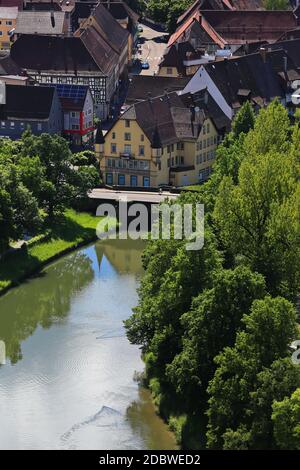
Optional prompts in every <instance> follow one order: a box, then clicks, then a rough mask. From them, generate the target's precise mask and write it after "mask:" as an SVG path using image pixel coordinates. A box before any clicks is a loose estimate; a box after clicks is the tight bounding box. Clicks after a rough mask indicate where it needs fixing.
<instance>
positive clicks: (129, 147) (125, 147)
mask: <svg viewBox="0 0 300 470" xmlns="http://www.w3.org/2000/svg"><path fill="white" fill-rule="evenodd" d="M124 153H129V154H131V145H130V144H126V145H124Z"/></svg>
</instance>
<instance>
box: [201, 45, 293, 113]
mask: <svg viewBox="0 0 300 470" xmlns="http://www.w3.org/2000/svg"><path fill="white" fill-rule="evenodd" d="M284 57H286V58H287V62H286V59H284ZM285 64H287V68H288V71H289V73H290V74H293V73H294V72H295V73H297V72H296V70H295V69H296V67H295V65H294V64H293V62H292V60H291V59H289V58H288V57H287V55H286V53H285V52H284V51H283V50H279V51H272V52H267V51H264V52H261V53H256V54H249V55H245V56H242V57H238V58H231V59H228V60H223V61H217V62H214V63H209V64H206V65H205V66H204V67H205V69H206V71H207V72H208V74H209V75H210V77H211V78H212V80H213V81H214V83H215V84H216V86H217V87H218V89H219V90H220V92H221V93H222V95H223V96H224V98H225V100H226V101H227V103H228V104H229V105H230V106H232V107H239V106H240V105H241V104H242V102H243V101H244V100H245V97H246V98H247V99H251V100H252V99H253V100H254V101H255V102H259V103H261V105H263V104H264V102H265V101H266V102H269V101H270V100H271V99H273V98H275V97H282V98H284V97H285V89H284V87H282V83H281V82H280V80H279V75H278V74H279V73H282V72H284V69H285Z"/></svg>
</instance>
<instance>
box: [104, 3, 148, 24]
mask: <svg viewBox="0 0 300 470" xmlns="http://www.w3.org/2000/svg"><path fill="white" fill-rule="evenodd" d="M100 2H101V3H102V4H103V5H104V6H105V8H108V9H109V11H110V13H111V14H112V15H113V17H114V18H116V19H119V20H122V19H124V18H126V17H129V18H130V19H131V20H132V21H133V22H134V23H136V22H137V21H138V19H139V17H140V15H139V14H138V13H136V12H135V11H134V10H133V9H132V8H130V6H129V5H128V4H127V3H126V1H123V0H100Z"/></svg>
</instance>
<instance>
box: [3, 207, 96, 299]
mask: <svg viewBox="0 0 300 470" xmlns="http://www.w3.org/2000/svg"><path fill="white" fill-rule="evenodd" d="M98 222H99V218H98V217H94V216H92V215H90V214H88V213H85V212H81V213H78V212H75V211H73V210H71V209H69V210H67V211H66V212H65V213H64V214H63V215H62V216H60V217H59V218H58V219H56V220H55V221H54V222H53V223H52V224H51V225H48V226H47V227H46V229H45V233H44V236H40V237H38V238H37V239H36V240H33V242H32V243H29V244H28V248H27V250H23V249H20V250H16V251H14V252H11V253H9V254H7V255H6V256H5V258H4V259H2V260H1V261H0V295H1V294H2V293H4V292H6V290H7V289H9V288H10V287H13V286H15V285H17V284H19V283H20V282H21V281H22V280H24V279H25V278H26V277H28V276H30V275H31V274H33V273H35V272H37V271H39V270H40V269H41V268H42V267H43V266H44V265H45V264H47V263H48V262H50V261H51V260H54V259H56V258H58V257H59V256H61V255H62V254H65V253H68V252H69V251H71V250H73V249H75V248H77V247H79V246H81V245H83V244H85V243H88V242H90V241H93V240H95V239H96V232H95V229H96V226H97V224H98Z"/></svg>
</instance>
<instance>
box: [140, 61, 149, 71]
mask: <svg viewBox="0 0 300 470" xmlns="http://www.w3.org/2000/svg"><path fill="white" fill-rule="evenodd" d="M149 68H150V65H149V62H142V69H144V70H148V69H149Z"/></svg>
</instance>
